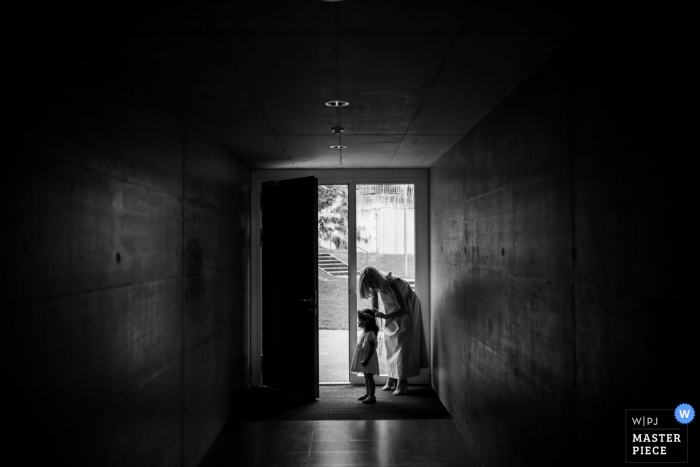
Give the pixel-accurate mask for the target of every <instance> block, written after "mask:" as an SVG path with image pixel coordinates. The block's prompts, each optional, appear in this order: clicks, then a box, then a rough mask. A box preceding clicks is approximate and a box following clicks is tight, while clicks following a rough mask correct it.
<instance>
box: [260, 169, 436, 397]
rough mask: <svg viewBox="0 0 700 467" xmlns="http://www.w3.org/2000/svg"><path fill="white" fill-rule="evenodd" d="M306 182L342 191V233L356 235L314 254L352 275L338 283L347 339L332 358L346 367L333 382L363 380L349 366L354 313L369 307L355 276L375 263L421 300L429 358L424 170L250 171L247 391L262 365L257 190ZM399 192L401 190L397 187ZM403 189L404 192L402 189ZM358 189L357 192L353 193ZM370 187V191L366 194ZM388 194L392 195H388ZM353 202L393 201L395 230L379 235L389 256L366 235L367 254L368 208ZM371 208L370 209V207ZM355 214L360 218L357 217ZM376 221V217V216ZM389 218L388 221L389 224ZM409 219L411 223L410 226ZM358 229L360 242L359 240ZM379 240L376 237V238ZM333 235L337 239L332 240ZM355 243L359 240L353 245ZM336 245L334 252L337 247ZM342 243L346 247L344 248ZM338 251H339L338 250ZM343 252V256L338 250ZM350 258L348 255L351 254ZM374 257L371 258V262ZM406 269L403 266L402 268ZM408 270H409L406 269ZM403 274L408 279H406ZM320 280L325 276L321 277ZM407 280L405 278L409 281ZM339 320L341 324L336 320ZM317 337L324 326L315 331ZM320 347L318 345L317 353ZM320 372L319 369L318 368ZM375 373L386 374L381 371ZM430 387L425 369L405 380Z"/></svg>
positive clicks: (323, 243) (354, 336)
mask: <svg viewBox="0 0 700 467" xmlns="http://www.w3.org/2000/svg"><path fill="white" fill-rule="evenodd" d="M305 176H315V177H317V178H318V183H319V185H343V186H344V187H345V189H346V190H347V194H346V196H347V212H348V214H347V220H346V223H347V225H346V228H347V232H355V233H356V235H346V236H343V238H344V239H345V240H338V239H336V240H332V239H331V244H330V245H328V239H325V240H323V241H321V240H320V239H319V250H318V251H319V252H321V251H323V250H331V251H332V252H333V253H332V254H333V256H335V257H337V258H339V259H341V260H343V262H344V263H346V264H347V269H348V271H354V273H350V274H349V275H348V276H347V277H345V278H343V279H342V280H343V283H344V284H345V293H347V295H346V296H347V301H346V302H345V303H347V305H346V306H347V308H346V310H348V311H347V314H346V319H347V326H343V327H344V328H345V329H342V331H345V332H346V333H347V334H346V336H347V338H343V340H342V341H341V342H340V343H336V349H338V350H337V351H335V352H334V355H335V356H336V357H337V356H338V355H342V359H341V361H344V362H346V363H345V375H346V376H345V378H341V377H340V375H339V374H338V381H339V382H340V383H346V382H347V381H349V382H350V383H351V384H364V378H363V377H362V376H360V377H358V376H357V375H353V374H350V373H349V361H350V358H351V356H352V354H353V352H354V350H355V344H356V342H357V309H362V308H366V307H367V305H368V303H369V302H368V301H365V300H363V299H361V298H359V299H358V296H357V278H358V277H357V271H358V270H361V269H362V268H363V267H364V266H365V265H366V264H367V263H371V262H375V263H376V264H375V266H378V267H379V269H380V270H382V271H383V272H392V273H394V275H398V276H400V277H402V278H404V279H414V282H413V285H414V289H415V291H416V293H417V294H418V296H419V297H420V300H421V303H422V309H423V313H422V317H423V326H424V328H425V329H426V338H427V346H428V350H429V352H430V340H431V336H430V258H429V224H430V218H429V210H428V170H426V169H372V170H369V169H344V170H252V171H251V195H252V196H251V284H250V294H251V295H250V305H251V315H250V326H249V329H250V334H249V339H250V341H249V342H250V349H251V355H252V356H254V358H251V361H250V381H251V385H253V386H257V385H260V384H261V378H260V369H261V363H262V361H261V360H260V359H259V358H258V356H259V355H260V354H261V351H262V346H261V329H262V318H261V309H260V303H261V301H262V297H261V288H260V283H259V281H260V278H261V269H262V265H261V262H260V252H261V250H260V248H259V240H260V238H259V227H260V217H261V216H260V211H259V195H258V193H259V192H260V187H261V185H262V183H263V182H264V181H267V180H285V179H291V178H298V177H305ZM378 186H385V188H383V190H384V191H383V192H381V190H382V189H378V188H376V187H378ZM398 186H400V187H398ZM404 186H406V188H402V187H404ZM358 187H359V189H358ZM368 187H374V188H368ZM372 190H374V191H377V192H376V193H373V194H370V191H372ZM392 190H393V192H392ZM358 196H359V197H362V196H376V197H382V196H383V197H385V198H387V197H388V198H392V199H393V201H392V202H394V204H395V206H394V207H393V209H394V215H395V217H396V219H395V220H394V223H395V224H396V223H397V222H398V224H397V225H396V227H395V228H394V230H390V229H388V228H387V227H386V226H384V233H387V232H390V234H391V235H392V236H393V238H394V240H393V241H394V247H393V250H391V252H390V253H377V251H376V250H377V248H379V249H380V250H381V251H384V252H386V251H389V250H388V248H389V247H388V244H383V243H381V242H380V244H379V245H378V246H377V242H378V241H379V237H378V236H376V237H375V236H374V235H375V234H371V236H372V237H371V239H370V240H369V241H370V242H371V241H372V239H374V242H375V245H374V246H373V247H371V249H373V250H375V251H374V253H372V252H370V248H367V246H368V245H367V241H366V240H367V238H368V236H370V234H368V232H370V231H371V230H370V227H369V226H368V225H367V222H366V219H365V220H363V215H364V216H367V213H365V214H363V213H362V210H363V209H364V210H365V211H367V210H368V209H367V205H368V203H366V202H365V201H367V200H360V201H359V202H360V204H361V205H362V206H364V208H363V207H359V208H358ZM404 196H406V197H407V200H406V203H404V201H403V197H404ZM370 204H371V203H370ZM404 205H405V208H406V211H407V212H406V217H405V218H404V217H403V209H404ZM411 206H412V207H413V213H410V207H411ZM358 209H359V211H360V212H359V213H358ZM378 215H379V214H378ZM388 216H389V215H387V218H388ZM404 219H405V222H406V224H407V227H408V226H409V225H410V224H411V223H412V224H413V226H414V233H413V239H412V240H411V239H410V238H409V239H407V241H406V247H407V248H406V251H404V247H403V244H404V243H403V242H404V241H405V240H404V239H403V236H404V234H405V235H406V236H407V237H408V236H410V227H409V228H408V229H404V226H403V223H404ZM411 219H413V222H411ZM376 228H377V225H374V227H373V229H376ZM378 228H379V229H382V224H379V225H378ZM358 229H359V236H358ZM380 234H381V232H380ZM336 235H337V234H336ZM358 237H359V240H358ZM335 242H338V245H337V246H336V243H335ZM346 242H347V247H345V243H346ZM411 243H413V253H412V254H411V246H410V245H411ZM338 246H340V248H338ZM344 249H345V250H346V252H343V250H344ZM351 252H352V253H351ZM381 254H391V255H392V261H390V262H382V258H381V256H380V255H381ZM373 255H376V256H373ZM407 263H408V264H407ZM406 266H408V268H406ZM407 272H408V274H407ZM324 274H325V273H324ZM409 276H410V277H409ZM321 277H322V276H321V272H320V271H319V289H321V288H322V287H323V286H322V284H321V282H322V281H321V280H320V278H321ZM321 307H323V298H322V297H319V323H320V322H321V320H322V319H323V316H322V313H323V310H321V309H320V308H321ZM341 319H342V318H341ZM319 328H321V329H320V330H321V331H322V330H323V329H322V328H323V325H319ZM343 345H345V350H344V351H343V350H342V349H341V347H342V346H343ZM321 346H322V342H319V353H322V351H321V350H320V348H321ZM323 357H324V356H323V355H319V366H322V362H321V359H322V358H323ZM319 370H321V368H319ZM380 371H385V370H382V368H380ZM324 379H328V380H334V379H335V377H333V376H331V377H326V378H324V377H322V376H321V375H320V371H319V380H321V381H323V380H324ZM376 381H377V384H384V381H385V377H377V378H376ZM429 382H430V370H429V369H425V370H422V371H421V374H420V376H416V377H415V378H411V379H410V383H411V384H428V383H429Z"/></svg>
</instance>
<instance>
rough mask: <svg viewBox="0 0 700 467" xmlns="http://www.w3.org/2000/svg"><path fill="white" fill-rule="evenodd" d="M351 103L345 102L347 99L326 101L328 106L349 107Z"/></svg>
mask: <svg viewBox="0 0 700 467" xmlns="http://www.w3.org/2000/svg"><path fill="white" fill-rule="evenodd" d="M348 105H350V102H345V101H328V102H326V106H327V107H347V106H348Z"/></svg>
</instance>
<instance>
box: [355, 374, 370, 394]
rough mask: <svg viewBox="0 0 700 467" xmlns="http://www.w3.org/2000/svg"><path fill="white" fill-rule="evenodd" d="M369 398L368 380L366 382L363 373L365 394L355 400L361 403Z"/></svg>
mask: <svg viewBox="0 0 700 467" xmlns="http://www.w3.org/2000/svg"><path fill="white" fill-rule="evenodd" d="M369 396H370V394H369V380H367V373H365V394H364V395H362V396H360V397H358V398H357V400H358V401H363V400H365V399H367V398H368V397H369Z"/></svg>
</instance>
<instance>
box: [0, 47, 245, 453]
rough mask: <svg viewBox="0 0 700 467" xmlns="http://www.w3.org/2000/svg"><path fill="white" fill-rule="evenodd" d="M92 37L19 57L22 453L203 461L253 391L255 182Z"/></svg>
mask: <svg viewBox="0 0 700 467" xmlns="http://www.w3.org/2000/svg"><path fill="white" fill-rule="evenodd" d="M89 43H90V41H87V40H81V41H79V42H76V43H74V44H63V43H62V44H51V43H50V41H49V42H47V43H42V44H41V47H39V46H37V47H36V48H32V49H31V50H33V53H29V52H27V50H29V49H22V52H21V54H22V55H18V56H15V57H11V59H10V60H9V63H10V64H11V65H12V66H11V67H10V68H11V69H12V70H13V71H12V77H14V78H16V80H15V81H13V83H12V85H11V86H8V88H9V89H12V92H13V95H12V97H13V98H16V100H15V101H14V102H13V104H14V105H13V107H11V109H12V111H11V112H9V111H8V113H9V114H10V115H12V117H13V118H12V120H11V121H10V122H8V126H5V128H4V129H3V134H2V139H3V143H4V145H3V146H4V149H5V150H6V151H7V152H6V154H7V155H9V156H10V157H9V158H8V159H6V162H5V166H4V168H3V176H2V180H3V188H4V189H7V190H8V191H7V193H8V194H7V195H6V196H5V197H4V198H5V200H6V201H9V202H8V203H7V204H6V213H7V211H8V210H9V215H7V214H6V216H5V224H4V225H5V229H4V230H5V232H4V236H6V237H7V238H8V240H7V241H6V248H5V252H4V253H3V266H4V269H5V272H6V273H10V276H11V277H10V278H9V282H6V283H5V285H9V288H8V289H7V291H6V293H5V294H4V295H5V296H4V302H5V305H4V306H3V311H4V312H5V313H4V314H5V316H6V317H7V318H9V319H10V320H11V323H10V334H11V338H10V340H9V342H10V351H9V352H10V353H9V354H7V355H8V357H9V358H8V363H9V366H8V367H7V371H8V375H9V376H10V377H9V382H10V384H11V389H12V391H11V393H12V397H10V398H9V399H7V400H6V402H8V401H11V403H10V405H11V407H12V408H14V409H15V410H14V411H13V413H12V415H14V417H15V418H14V423H12V425H10V426H12V427H13V428H15V430H14V434H15V435H16V437H15V438H13V439H14V440H15V442H17V443H21V445H22V446H23V447H24V449H25V451H23V452H22V454H21V455H22V456H23V457H24V456H28V457H29V459H26V458H25V459H24V460H25V461H26V460H30V459H31V458H32V457H34V456H37V457H41V458H42V459H44V462H46V460H47V459H48V460H49V461H50V462H51V463H55V462H60V463H61V464H66V465H92V466H94V465H105V466H106V465H143V466H148V465H177V466H179V465H185V466H194V465H196V464H197V463H198V462H199V460H200V459H201V458H202V456H203V455H204V453H205V452H206V450H207V449H208V448H209V446H210V445H211V443H212V441H213V439H214V438H215V437H216V435H217V434H218V432H219V430H220V429H221V427H222V426H223V424H224V422H225V421H226V420H227V418H228V416H229V414H230V413H231V411H232V409H233V408H234V407H235V405H236V403H237V401H238V400H239V397H240V395H241V394H242V391H243V390H245V389H247V387H248V385H249V383H248V374H249V372H248V365H249V363H248V362H249V356H248V348H249V345H248V333H247V329H248V319H249V318H248V309H249V297H248V292H247V291H248V288H249V287H248V286H249V284H248V281H249V225H250V208H249V206H250V200H249V186H250V174H249V171H248V170H247V169H246V168H245V167H244V166H243V165H242V164H241V163H240V162H239V161H238V160H237V159H236V158H235V157H234V156H233V155H232V154H230V153H228V152H227V150H225V149H223V148H222V147H221V146H219V145H217V144H214V143H212V141H211V140H210V139H209V138H208V137H207V136H205V135H204V134H203V133H202V132H201V131H199V130H198V129H197V126H196V125H195V124H194V123H193V122H191V121H189V120H188V119H187V118H186V117H185V116H184V115H183V114H182V113H181V112H179V111H178V110H177V109H175V108H172V107H170V106H169V105H167V104H166V103H164V102H163V101H161V100H160V99H159V97H158V92H157V90H154V89H153V88H151V87H149V85H148V83H145V82H143V81H142V80H141V79H140V78H139V77H138V76H137V75H136V74H135V73H132V72H131V71H130V70H129V69H128V68H127V67H125V66H124V65H123V64H122V63H120V62H119V61H118V60H115V59H114V58H113V57H110V56H109V54H108V53H106V52H105V50H104V49H100V48H99V47H94V48H93V47H90V45H89ZM13 59H14V60H13ZM10 68H8V69H10ZM11 420H12V418H11ZM42 465H43V464H42ZM46 465H48V464H46Z"/></svg>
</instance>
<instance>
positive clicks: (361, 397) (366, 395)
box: [357, 394, 369, 401]
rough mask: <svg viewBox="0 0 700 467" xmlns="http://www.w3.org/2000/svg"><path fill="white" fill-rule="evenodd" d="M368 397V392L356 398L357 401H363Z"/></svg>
mask: <svg viewBox="0 0 700 467" xmlns="http://www.w3.org/2000/svg"><path fill="white" fill-rule="evenodd" d="M368 397H369V394H365V395H364V396H360V397H358V398H357V400H358V401H363V400H365V399H367V398H368Z"/></svg>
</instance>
